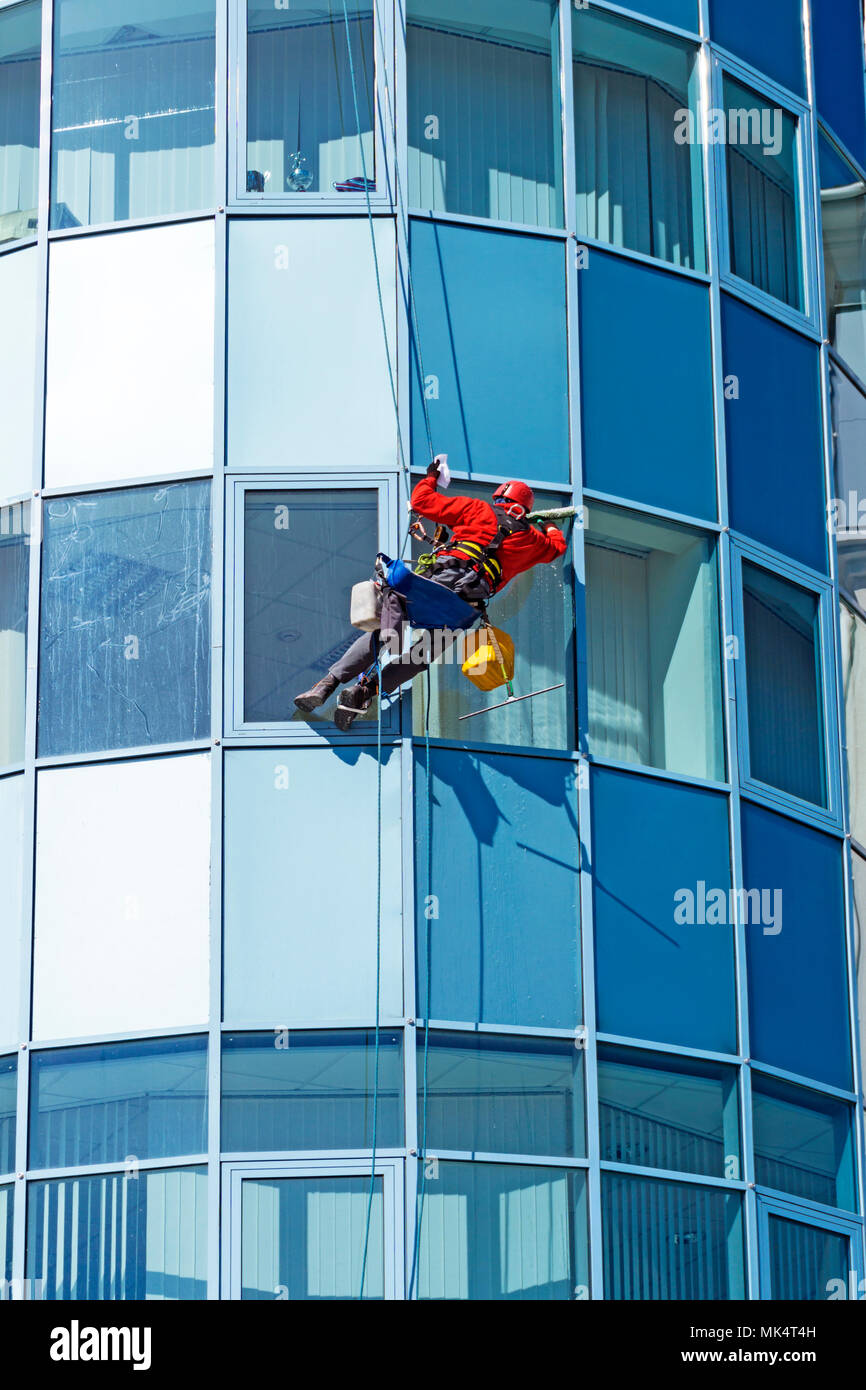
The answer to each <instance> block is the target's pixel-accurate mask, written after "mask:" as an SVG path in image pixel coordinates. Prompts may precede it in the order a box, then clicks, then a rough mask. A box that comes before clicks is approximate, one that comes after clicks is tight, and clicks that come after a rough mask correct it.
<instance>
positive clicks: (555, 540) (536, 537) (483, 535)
mask: <svg viewBox="0 0 866 1390" xmlns="http://www.w3.org/2000/svg"><path fill="white" fill-rule="evenodd" d="M412 510H413V512H417V513H418V515H419V516H424V517H427V519H428V520H429V521H441V522H443V523H444V525H446V526H450V528H451V533H452V534H451V544H453V545H459V543H460V541H474V542H475V544H476V545H489V544H490V542H491V541H492V540H493V537H494V536H495V535H496V532H497V530H498V529H499V522H498V520H497V517H496V513H495V511H494V509H493V507H492V506H491V505H490V503H489V502H483V501H482V500H481V498H480V497H443V495H442V494H441V493H440V492H438V491H437V489H436V480H435V478H422V479H421V481H420V483H418V485H417V486H416V487H415V488H414V490H413V492H412ZM567 548H568V543H567V541H566V539H565V537H564V535H563V534H562V532H561V531H560V530H558V528H557V527H556V526H548V527H547V534H546V535H542V533H541V532H540V531H538V530H537V529H536V528H535V527H534V526H530V527H529V528H528V529H527V530H526V531H515V533H514V534H513V535H511V536H506V537H505V539H504V541H503V542H502V544H501V545H500V547H499V549H498V550H497V551H496V552H495V553H496V558H497V560H498V561H499V563H500V565H501V566H502V582H501V583H500V585H499V590H498V592H501V591H502V590H503V589H504V588H505V585H506V584H507V583H508V582H509V580H511V579H513V578H514V577H515V575H518V574H522V573H523V571H524V570H528V569H532V566H533V565H549V564H550V562H551V561H552V560H556V559H558V557H559V556H560V555H564V554H565V552H566V550H567Z"/></svg>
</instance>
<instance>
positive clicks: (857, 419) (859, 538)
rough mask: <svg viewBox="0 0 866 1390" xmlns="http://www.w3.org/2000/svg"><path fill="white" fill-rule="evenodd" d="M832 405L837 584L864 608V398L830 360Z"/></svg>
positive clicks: (865, 451) (865, 596) (833, 522)
mask: <svg viewBox="0 0 866 1390" xmlns="http://www.w3.org/2000/svg"><path fill="white" fill-rule="evenodd" d="M830 409H831V414H832V420H833V496H834V503H833V507H832V509H831V512H830V517H829V521H830V525H831V527H832V529H833V530H834V532H835V535H836V554H837V559H838V567H839V584H840V587H841V588H842V589H843V590H845V591H847V592H848V593H849V594H850V595H851V597H852V598H853V599H855V600H856V601H857V603H859V604H860V607H861V608H863V609H866V397H864V395H863V393H862V392H861V391H859V390H858V389H857V387H856V386H855V385H854V383H853V382H852V381H849V379H848V377H847V376H846V375H845V373H844V372H841V371H840V370H839V368H838V367H837V366H836V363H835V362H832V361H831V363H830Z"/></svg>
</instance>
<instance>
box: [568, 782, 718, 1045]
mask: <svg viewBox="0 0 866 1390" xmlns="http://www.w3.org/2000/svg"><path fill="white" fill-rule="evenodd" d="M592 794H593V845H594V848H593V858H594V861H595V874H594V889H595V948H596V977H597V987H598V1027H599V1030H600V1031H601V1032H603V1033H619V1034H621V1035H623V1036H624V1037H631V1038H645V1039H647V1041H650V1042H661V1043H672V1044H674V1045H680V1046H685V1047H696V1048H705V1049H706V1050H707V1051H713V1052H734V1051H736V1040H737V1030H736V1006H735V999H734V939H733V930H732V927H731V925H730V914H729V911H728V906H727V903H728V895H729V892H730V886H731V869H730V852H729V848H728V813H727V801H726V799H725V797H724V796H718V795H715V794H713V793H711V792H702V791H697V790H695V789H692V788H689V787H684V786H677V785H674V784H672V783H664V782H656V781H654V780H653V779H652V778H648V777H642V776H632V775H630V774H628V773H622V772H613V771H606V770H603V769H600V768H596V769H594V770H593V775H592Z"/></svg>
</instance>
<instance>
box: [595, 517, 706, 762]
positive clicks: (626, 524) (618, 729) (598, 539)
mask: <svg viewBox="0 0 866 1390" xmlns="http://www.w3.org/2000/svg"><path fill="white" fill-rule="evenodd" d="M586 603H587V646H588V668H589V669H588V682H589V708H588V710H587V724H588V731H589V739H588V744H589V751H590V753H591V754H592V755H593V757H596V758H610V759H613V760H614V761H616V762H627V763H643V764H645V765H647V766H650V767H661V768H665V769H667V770H668V771H669V772H681V773H686V774H688V775H689V776H693V777H705V778H709V779H714V780H722V779H723V777H724V753H723V748H722V707H721V663H720V655H719V612H718V575H717V569H716V555H715V546H714V543H713V541H712V540H711V538H710V537H709V536H705V535H703V534H702V533H701V532H699V531H692V530H690V529H688V528H687V527H685V526H677V525H673V524H670V523H667V522H660V521H654V520H651V519H649V518H648V517H640V516H638V515H636V514H635V513H632V512H625V511H617V510H614V509H613V508H611V507H602V506H598V505H596V504H595V503H593V504H592V505H591V506H589V507H587V509H586Z"/></svg>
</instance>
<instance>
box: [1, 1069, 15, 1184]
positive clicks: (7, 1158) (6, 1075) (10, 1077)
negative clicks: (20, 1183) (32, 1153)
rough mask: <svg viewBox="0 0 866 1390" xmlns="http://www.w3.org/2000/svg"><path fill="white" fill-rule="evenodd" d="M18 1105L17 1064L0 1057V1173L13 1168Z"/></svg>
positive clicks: (9, 1171) (8, 1171)
mask: <svg viewBox="0 0 866 1390" xmlns="http://www.w3.org/2000/svg"><path fill="white" fill-rule="evenodd" d="M17 1105H18V1063H17V1059H16V1058H15V1056H14V1055H13V1056H11V1057H0V1173H11V1172H12V1170H13V1168H14V1167H15V1111H16V1108H17Z"/></svg>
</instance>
